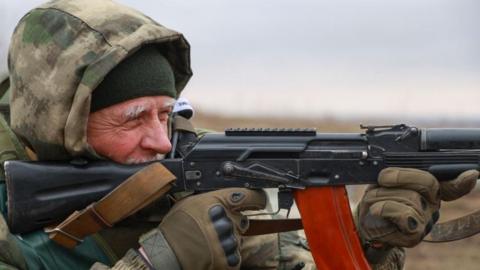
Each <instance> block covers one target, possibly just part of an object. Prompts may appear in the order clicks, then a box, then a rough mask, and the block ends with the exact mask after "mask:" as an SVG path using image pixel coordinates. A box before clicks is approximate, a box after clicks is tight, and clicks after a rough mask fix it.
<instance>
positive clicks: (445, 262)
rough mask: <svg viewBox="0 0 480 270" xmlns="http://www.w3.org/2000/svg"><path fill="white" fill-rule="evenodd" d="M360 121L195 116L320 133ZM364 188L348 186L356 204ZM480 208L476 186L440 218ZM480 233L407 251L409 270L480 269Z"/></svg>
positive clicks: (198, 121)
mask: <svg viewBox="0 0 480 270" xmlns="http://www.w3.org/2000/svg"><path fill="white" fill-rule="evenodd" d="M360 123H361V122H359V121H356V120H355V121H354V120H350V121H348V120H344V119H343V120H339V119H334V118H325V119H315V120H314V119H294V118H292V119H278V118H262V117H259V118H225V117H221V116H216V115H208V114H205V113H201V112H200V113H197V115H196V116H195V117H194V124H195V126H196V127H202V128H208V129H212V130H216V131H223V130H224V129H225V128H229V127H279V128H281V127H283V128H290V127H291V128H296V127H308V128H316V129H317V131H320V132H359V131H360V129H359V124H360ZM362 123H364V124H372V123H375V124H380V123H381V124H391V123H392V122H391V121H390V122H388V121H382V120H379V119H376V120H372V119H367V120H366V121H364V122H362ZM393 123H396V122H393ZM464 125H468V126H470V124H468V123H460V124H459V122H455V123H451V122H445V121H437V122H434V123H432V122H428V123H425V124H424V125H422V126H424V127H425V126H435V127H442V126H452V127H453V126H455V127H461V126H464ZM362 191H363V187H353V188H349V193H350V194H349V195H350V197H351V200H352V202H353V203H355V202H356V201H358V200H359V199H360V197H361V195H362ZM476 209H480V190H479V189H476V190H475V191H474V192H472V194H469V195H468V196H466V197H465V198H462V199H461V200H458V201H455V202H450V203H443V204H442V210H441V218H440V220H441V221H445V220H449V219H451V218H454V217H459V216H462V215H464V214H467V213H470V212H472V211H474V210H476ZM479 247H480V236H479V235H477V236H473V237H470V238H468V239H464V240H461V241H456V242H450V243H442V244H431V243H422V244H420V245H418V246H417V247H415V248H412V249H408V250H407V261H406V266H405V269H406V270H420V269H422V270H429V269H432V270H433V269H435V270H450V269H458V270H460V269H461V270H473V269H480V252H478V250H479Z"/></svg>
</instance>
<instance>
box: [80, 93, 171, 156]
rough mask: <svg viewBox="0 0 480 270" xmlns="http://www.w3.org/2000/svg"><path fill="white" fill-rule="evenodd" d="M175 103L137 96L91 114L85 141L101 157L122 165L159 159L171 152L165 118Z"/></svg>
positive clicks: (162, 98)
mask: <svg viewBox="0 0 480 270" xmlns="http://www.w3.org/2000/svg"><path fill="white" fill-rule="evenodd" d="M174 103H175V100H174V99H173V98H171V97H168V96H149V97H140V98H135V99H131V100H127V101H125V102H122V103H119V104H115V105H112V106H110V107H107V108H104V109H101V110H99V111H96V112H94V113H91V114H90V116H89V119H88V124H87V141H88V143H89V144H90V145H91V146H92V147H93V149H94V150H95V151H96V152H97V153H98V154H100V155H102V156H104V157H107V158H110V159H111V160H113V161H116V162H119V163H123V164H133V163H142V162H147V161H151V160H155V159H160V158H162V157H163V155H164V154H166V153H168V152H170V150H171V148H172V145H171V144H170V140H169V138H168V116H169V114H170V112H171V111H172V107H173V105H174Z"/></svg>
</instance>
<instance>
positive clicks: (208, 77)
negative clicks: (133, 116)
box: [0, 0, 480, 119]
mask: <svg viewBox="0 0 480 270" xmlns="http://www.w3.org/2000/svg"><path fill="white" fill-rule="evenodd" d="M1 1H6V2H3V3H2V2H1ZM24 1H25V0H24ZM29 1H30V2H39V1H33V0H28V1H26V2H29ZM10 2H14V1H7V0H0V13H2V12H5V10H14V9H18V8H15V7H13V6H14V5H18V4H15V3H10ZM26 2H22V3H26ZM120 2H122V3H124V4H127V5H129V6H132V7H135V8H137V9H139V10H141V11H143V12H144V13H146V14H147V15H149V16H151V17H152V18H154V19H156V20H157V21H159V22H160V23H161V24H163V25H165V26H167V27H170V28H172V29H176V30H178V31H180V32H182V33H183V34H184V35H185V36H186V38H187V39H188V40H189V42H190V44H191V46H192V67H193V71H194V77H193V78H192V80H191V82H190V83H189V85H188V86H187V87H186V89H185V91H184V93H183V95H184V96H185V97H187V98H189V99H190V101H191V102H192V104H193V105H194V107H196V108H198V109H199V110H202V111H206V112H210V113H215V114H221V115H244V116H245V115H246V116H254V115H268V116H279V117H284V116H295V117H299V116H308V117H326V116H328V117H347V118H348V117H356V118H359V117H360V118H362V117H365V118H367V117H396V118H408V119H415V118H434V119H457V118H458V119H460V118H461V119H477V118H478V117H479V116H480V110H479V109H478V108H477V103H478V100H479V98H480V76H478V75H479V72H480V32H479V31H478V29H477V28H478V25H480V16H478V12H479V11H480V2H479V1H477V0H422V1H414V0H403V1H397V0H393V1H383V0H363V1H355V0H338V1H326V0H296V1H292V0H291V1H286V0H243V1H219V0H204V1H191V0H190V1H186V0H175V1H174V0H163V1H139V0H135V1H134V0H121V1H120ZM5 6H6V8H5V9H4V8H3V7H5ZM20 13H21V12H20ZM9 14H10V15H9ZM13 14H15V12H13V11H7V16H3V15H4V14H0V15H2V16H1V18H3V20H5V18H8V19H9V20H12V19H14V18H13V17H15V16H18V15H15V16H14V15H13ZM20 16H21V15H20ZM0 22H2V21H1V19H0ZM13 24H14V23H13ZM5 25H7V24H5V23H4V22H2V24H1V26H2V27H3V26H5ZM5 32H8V30H7V31H2V33H5ZM4 44H5V41H2V43H0V56H1V51H2V50H4V51H5V50H6V49H4V47H5V45H4ZM1 61H2V58H1V57H0V63H1Z"/></svg>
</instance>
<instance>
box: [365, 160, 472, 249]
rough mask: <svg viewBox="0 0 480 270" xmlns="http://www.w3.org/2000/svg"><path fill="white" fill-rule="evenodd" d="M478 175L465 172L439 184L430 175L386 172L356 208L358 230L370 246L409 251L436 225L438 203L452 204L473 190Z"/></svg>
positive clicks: (391, 170)
mask: <svg viewBox="0 0 480 270" xmlns="http://www.w3.org/2000/svg"><path fill="white" fill-rule="evenodd" d="M477 178H478V172H477V171H475V170H471V171H466V172H464V173H462V174H461V175H459V176H458V177H457V178H456V179H455V180H452V181H449V182H443V183H439V182H438V181H437V179H436V178H435V177H434V176H433V175H432V174H430V173H428V172H425V171H421V170H416V169H406V168H387V169H385V170H383V171H382V172H381V173H380V175H379V178H378V186H370V187H369V188H367V191H366V192H365V195H364V197H363V199H362V200H361V202H360V204H359V207H358V221H359V230H360V234H361V236H362V237H363V238H364V240H366V241H368V242H372V243H373V244H377V245H379V244H380V245H381V244H387V245H389V246H395V247H412V246H415V245H417V244H418V243H419V242H420V241H421V240H422V239H423V237H424V236H425V235H427V234H428V233H429V232H430V230H431V229H432V227H433V224H434V223H435V222H437V221H438V218H439V212H438V210H439V208H440V200H454V199H457V198H459V197H461V196H463V195H465V194H467V193H469V192H470V191H471V190H472V188H473V187H474V186H475V183H476V180H477Z"/></svg>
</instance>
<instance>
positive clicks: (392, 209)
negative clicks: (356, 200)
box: [369, 201, 426, 234]
mask: <svg viewBox="0 0 480 270" xmlns="http://www.w3.org/2000/svg"><path fill="white" fill-rule="evenodd" d="M369 211H370V212H369V213H370V214H371V215H372V216H374V217H375V216H376V217H380V218H383V219H385V220H387V221H389V222H392V223H393V224H395V226H396V227H397V228H398V230H399V231H400V232H403V233H406V234H423V232H424V230H425V224H426V221H425V219H424V217H422V216H420V215H419V214H418V212H417V211H416V210H415V209H413V208H412V207H409V206H406V205H405V204H402V203H399V202H395V201H381V202H377V203H375V204H373V205H371V206H370V208H369Z"/></svg>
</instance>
